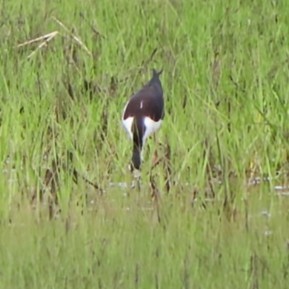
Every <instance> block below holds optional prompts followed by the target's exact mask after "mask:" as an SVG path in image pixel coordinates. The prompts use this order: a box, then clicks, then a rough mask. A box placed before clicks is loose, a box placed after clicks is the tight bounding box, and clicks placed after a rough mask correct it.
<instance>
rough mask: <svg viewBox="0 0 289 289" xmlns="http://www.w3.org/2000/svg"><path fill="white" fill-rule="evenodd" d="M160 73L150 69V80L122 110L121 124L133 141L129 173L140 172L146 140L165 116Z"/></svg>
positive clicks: (159, 125) (158, 126)
mask: <svg viewBox="0 0 289 289" xmlns="http://www.w3.org/2000/svg"><path fill="white" fill-rule="evenodd" d="M162 72H163V70H160V71H157V70H155V69H152V77H151V79H150V80H149V81H148V82H147V83H146V84H145V85H144V86H143V87H142V88H141V89H140V90H138V91H137V92H136V93H135V94H133V95H132V96H131V97H130V99H129V100H128V101H127V103H126V105H125V107H124V110H123V115H122V124H123V126H124V128H125V130H126V131H127V133H128V135H129V137H130V139H131V140H132V141H133V150H132V157H131V165H130V168H131V171H133V170H135V169H136V170H138V171H139V170H140V168H141V162H142V151H143V147H144V145H145V142H146V139H147V138H148V137H149V136H150V135H152V134H153V133H155V132H156V131H157V130H158V129H159V128H160V127H161V124H162V121H163V119H164V116H165V107H164V96H163V88H162V84H161V81H160V75H161V74H162Z"/></svg>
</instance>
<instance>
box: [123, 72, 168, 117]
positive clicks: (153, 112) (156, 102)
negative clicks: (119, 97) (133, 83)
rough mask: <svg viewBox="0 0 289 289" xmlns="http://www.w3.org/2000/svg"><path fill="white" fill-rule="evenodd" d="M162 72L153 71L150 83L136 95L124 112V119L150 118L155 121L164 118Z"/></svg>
mask: <svg viewBox="0 0 289 289" xmlns="http://www.w3.org/2000/svg"><path fill="white" fill-rule="evenodd" d="M160 74H161V71H160V72H157V71H156V70H153V75H152V78H151V79H150V81H149V82H148V83H147V84H145V85H144V87H143V88H142V89H140V90H139V91H138V92H137V93H136V94H134V95H133V96H132V97H131V99H130V100H129V103H128V105H127V107H126V110H125V112H124V119H126V118H128V117H130V116H133V117H136V118H143V117H150V118H151V119H152V120H154V121H159V120H161V119H163V118H164V99H163V89H162V84H161V82H160V79H159V75H160Z"/></svg>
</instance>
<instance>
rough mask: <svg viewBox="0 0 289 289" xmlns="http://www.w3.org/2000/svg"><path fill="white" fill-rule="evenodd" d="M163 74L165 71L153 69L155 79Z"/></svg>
mask: <svg viewBox="0 0 289 289" xmlns="http://www.w3.org/2000/svg"><path fill="white" fill-rule="evenodd" d="M162 72H163V69H161V70H159V71H157V70H156V69H153V78H154V77H159V76H160V75H161V74H162Z"/></svg>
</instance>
